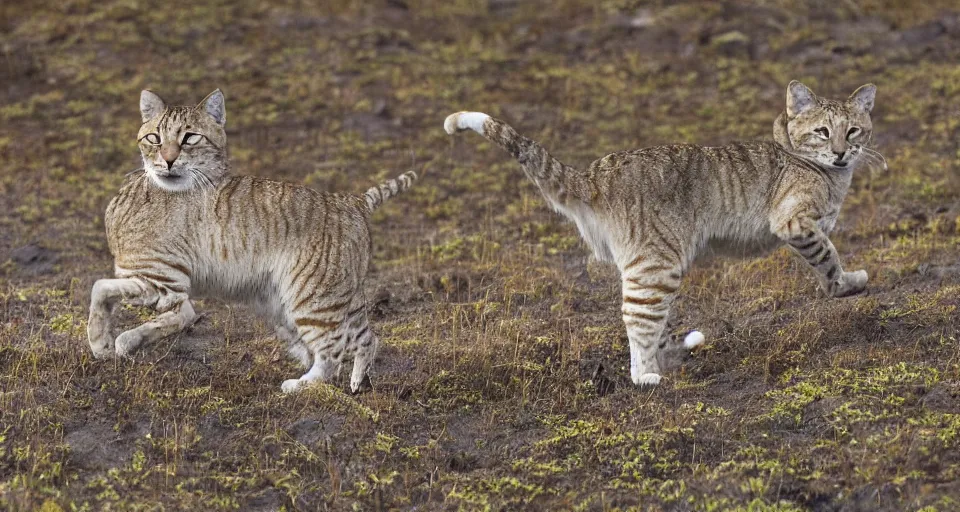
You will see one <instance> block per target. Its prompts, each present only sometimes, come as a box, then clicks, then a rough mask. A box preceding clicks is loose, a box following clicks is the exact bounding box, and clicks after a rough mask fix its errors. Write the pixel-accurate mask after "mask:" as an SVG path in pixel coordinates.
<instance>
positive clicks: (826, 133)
mask: <svg viewBox="0 0 960 512" xmlns="http://www.w3.org/2000/svg"><path fill="white" fill-rule="evenodd" d="M813 132H814V133H816V134H817V135H819V136H820V138H821V139H829V138H830V130H829V129H828V128H827V127H826V126H821V127H820V128H817V129H816V130H814V131H813Z"/></svg>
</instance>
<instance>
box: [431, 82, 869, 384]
mask: <svg viewBox="0 0 960 512" xmlns="http://www.w3.org/2000/svg"><path fill="white" fill-rule="evenodd" d="M875 94H876V87H875V86H874V85H872V84H868V85H864V86H862V87H860V88H859V89H857V90H856V92H854V93H853V95H851V96H850V98H848V99H847V100H845V101H833V100H829V99H824V98H820V97H817V96H816V95H814V93H813V92H812V91H811V90H810V89H808V88H807V87H806V86H804V85H803V84H801V83H800V82H797V81H793V82H791V83H790V84H789V86H788V87H787V104H786V110H785V111H784V112H783V113H782V114H781V115H780V117H779V118H778V119H777V122H776V123H775V129H774V138H775V141H772V142H748V143H734V144H729V145H726V146H722V147H702V146H695V145H687V144H676V145H667V146H658V147H651V148H646V149H637V150H633V151H620V152H617V153H611V154H609V155H607V156H605V157H603V158H601V159H599V160H596V161H594V162H593V163H592V164H591V165H590V166H589V167H588V168H587V169H585V170H582V169H575V168H573V167H570V166H568V165H565V164H563V163H561V162H560V161H558V160H557V159H556V158H554V157H552V156H551V155H550V154H549V153H547V151H546V150H545V149H544V148H543V147H542V146H541V145H540V144H538V143H537V142H535V141H532V140H530V139H528V138H526V137H524V136H522V135H519V134H518V133H517V132H516V131H514V129H513V128H511V127H510V126H509V125H507V124H506V123H504V122H503V121H501V120H499V119H495V118H493V117H490V116H488V115H486V114H483V113H479V112H459V113H456V114H452V115H450V116H449V117H447V119H446V120H445V122H444V129H445V130H446V131H447V133H449V134H453V133H455V132H457V131H462V130H468V129H469V130H473V131H475V132H477V133H479V134H480V135H483V136H484V137H486V138H487V139H489V140H490V141H492V142H494V143H495V144H497V145H499V146H500V147H502V148H503V149H505V150H506V151H508V152H509V153H510V154H511V155H513V157H514V158H516V159H517V160H518V161H519V162H520V165H521V166H523V171H524V173H525V174H526V175H527V177H528V178H529V179H530V180H532V181H533V182H534V183H535V184H536V185H537V187H538V188H539V189H540V192H541V193H542V194H543V196H544V197H545V198H546V200H547V201H548V202H549V203H550V205H551V206H553V208H554V209H556V210H557V211H558V212H560V213H561V214H563V215H564V216H566V217H567V218H569V219H571V220H573V221H574V222H575V223H576V225H577V227H578V229H579V231H580V234H581V236H582V237H583V239H584V240H585V241H586V243H587V244H588V245H589V246H590V247H591V248H592V249H593V252H594V254H595V256H596V257H597V259H599V260H602V261H610V262H613V263H615V264H616V265H617V267H618V268H619V269H620V273H621V278H622V291H623V309H622V312H623V321H624V323H625V324H626V328H627V336H628V338H629V340H630V376H631V379H632V380H633V382H634V383H635V384H637V385H640V386H654V385H656V384H659V382H660V379H661V365H662V364H661V363H662V359H661V357H660V356H662V353H661V349H662V348H663V346H664V344H665V340H666V336H665V332H664V331H665V326H666V324H667V315H668V313H669V311H670V304H671V302H673V299H674V297H675V296H676V292H677V290H678V289H679V288H680V280H681V277H682V276H683V275H684V273H685V272H686V271H687V269H688V268H689V267H690V265H691V263H692V262H693V261H694V259H695V258H696V256H697V255H698V254H699V253H702V252H703V251H704V250H705V249H707V248H715V249H720V250H721V251H724V252H727V251H728V250H729V249H732V248H735V249H737V250H738V252H740V253H741V254H742V253H745V252H746V253H757V252H762V251H764V250H769V249H772V248H773V247H776V246H778V245H780V244H787V245H789V246H790V247H792V248H793V249H794V250H795V251H796V252H797V253H799V254H800V255H801V256H802V257H803V258H804V259H805V260H806V261H807V263H809V264H810V266H811V267H812V268H813V270H814V271H816V273H817V276H818V277H819V280H820V284H821V286H822V288H823V290H824V291H825V292H826V293H827V294H828V295H830V296H833V297H842V296H845V295H851V294H855V293H859V292H860V291H862V290H863V289H864V288H865V287H866V284H867V273H866V272H865V271H863V270H859V271H856V272H845V271H844V270H843V268H842V267H841V266H840V259H839V258H838V256H837V251H836V249H834V246H833V244H832V243H831V242H830V239H829V238H828V237H827V233H829V232H830V231H831V229H833V226H834V224H835V223H836V220H837V215H838V214H839V212H840V206H841V204H842V202H843V198H844V196H845V195H846V193H847V189H848V188H849V186H850V179H851V176H852V175H853V171H854V169H855V168H857V167H858V165H859V164H860V163H862V162H864V161H867V160H868V159H870V158H879V157H878V155H879V154H878V153H875V152H873V151H872V150H870V149H868V148H867V147H866V146H867V144H869V142H870V140H871V136H872V131H873V129H872V125H871V121H870V112H871V110H872V109H873V103H874V96H875ZM702 339H703V336H702V334H700V333H699V332H696V331H694V332H693V333H691V335H690V336H688V338H687V340H686V345H687V346H691V345H694V344H697V343H698V342H700V341H702Z"/></svg>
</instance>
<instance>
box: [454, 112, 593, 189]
mask: <svg viewBox="0 0 960 512" xmlns="http://www.w3.org/2000/svg"><path fill="white" fill-rule="evenodd" d="M443 129H444V130H446V132H447V133H448V134H450V135H453V134H454V133H456V132H460V131H464V130H473V131H475V132H477V133H479V134H480V135H483V136H484V137H486V138H487V139H489V140H490V141H491V142H493V143H494V144H496V145H498V146H500V147H501V148H503V149H505V150H506V151H507V152H508V153H510V154H511V155H513V157H514V158H516V159H517V161H518V162H520V165H521V166H522V167H523V172H524V174H526V175H527V177H528V178H530V180H531V181H533V182H534V183H535V184H536V185H537V187H539V188H540V190H541V192H543V194H544V195H546V196H547V198H548V199H551V200H557V201H559V202H561V203H565V202H566V199H567V196H573V197H574V198H576V199H579V200H581V201H583V202H587V203H589V202H590V200H591V199H592V194H591V192H590V187H589V185H588V183H587V180H586V179H585V176H584V174H583V173H582V172H580V171H579V170H577V169H575V168H573V167H570V166H569V165H566V164H564V163H563V162H561V161H560V160H557V159H556V158H554V157H553V155H551V154H550V153H548V152H547V150H546V149H544V147H543V146H541V145H540V143H538V142H537V141H534V140H530V139H528V138H526V137H524V136H523V135H520V134H519V133H517V131H516V130H514V129H513V127H511V126H510V125H508V124H507V123H505V122H503V121H501V120H499V119H497V118H495V117H490V116H488V115H487V114H484V113H483V112H457V113H456V114H450V115H449V116H447V119H446V120H445V121H444V122H443Z"/></svg>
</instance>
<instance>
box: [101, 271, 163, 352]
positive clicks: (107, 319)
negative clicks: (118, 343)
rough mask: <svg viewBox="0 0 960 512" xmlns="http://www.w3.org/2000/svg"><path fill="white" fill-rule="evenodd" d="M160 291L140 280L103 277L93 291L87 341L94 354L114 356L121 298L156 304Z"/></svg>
mask: <svg viewBox="0 0 960 512" xmlns="http://www.w3.org/2000/svg"><path fill="white" fill-rule="evenodd" d="M158 296H159V293H158V292H157V289H156V288H154V287H153V286H152V285H150V284H149V283H147V282H145V281H143V280H140V279H136V278H126V279H100V280H98V281H97V282H96V283H94V284H93V289H92V290H91V292H90V317H89V319H88V320H87V341H88V342H89V344H90V350H92V351H93V355H94V357H97V358H98V359H102V358H106V357H113V355H114V354H115V353H116V352H115V344H114V338H113V333H112V327H113V322H112V321H111V315H112V313H113V307H114V306H115V305H116V303H117V301H118V300H125V301H130V302H136V303H139V304H153V303H156V301H157V299H158Z"/></svg>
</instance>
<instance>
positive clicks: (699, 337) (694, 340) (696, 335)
mask: <svg viewBox="0 0 960 512" xmlns="http://www.w3.org/2000/svg"><path fill="white" fill-rule="evenodd" d="M705 340H706V338H705V337H704V336H703V333H702V332H700V331H690V334H687V337H686V338H684V339H683V348H686V349H688V350H689V349H692V348H693V347H696V346H697V345H701V344H703V342H704V341H705Z"/></svg>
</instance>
